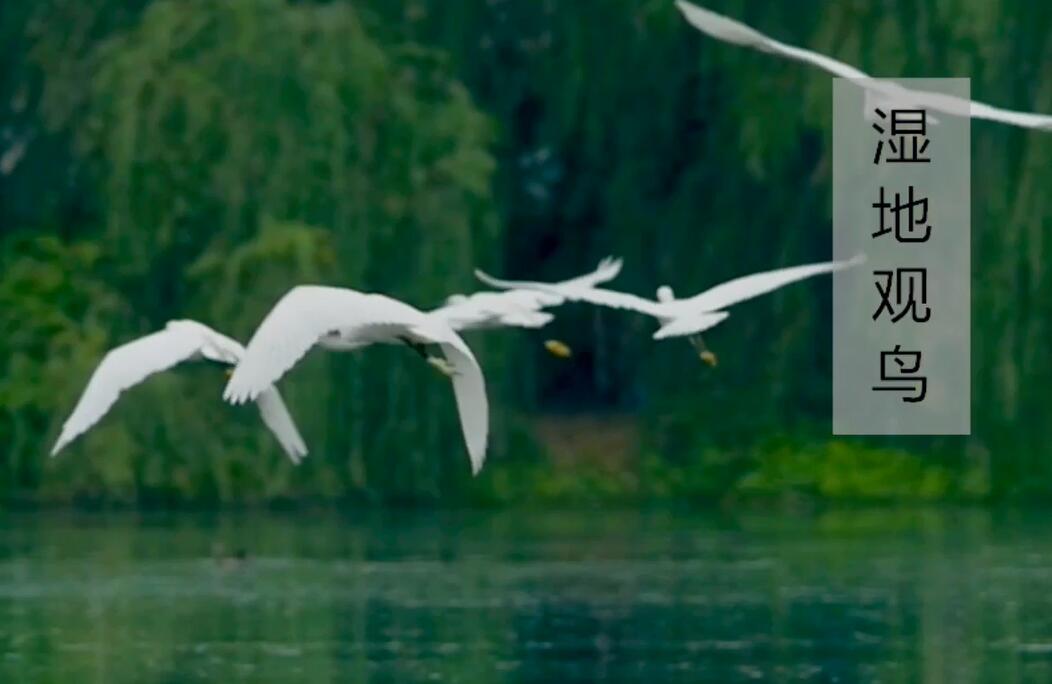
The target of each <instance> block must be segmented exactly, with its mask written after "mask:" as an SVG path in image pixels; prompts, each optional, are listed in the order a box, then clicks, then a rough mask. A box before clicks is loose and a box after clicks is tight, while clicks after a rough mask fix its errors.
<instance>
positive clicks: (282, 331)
mask: <svg viewBox="0 0 1052 684" xmlns="http://www.w3.org/2000/svg"><path fill="white" fill-rule="evenodd" d="M422 315H423V314H421V313H420V312H419V311H417V310H416V309H414V308H412V307H411V306H409V305H407V304H404V303H402V302H400V301H398V300H396V299H391V298H390V297H386V296H384V295H380V294H369V293H364V292H356V291H354V290H348V289H344V288H337V287H324V286H321V285H301V286H299V287H294V288H293V289H291V290H289V291H288V293H286V294H285V296H284V297H282V298H281V299H280V300H279V301H278V303H277V304H275V305H274V308H273V309H271V310H270V313H268V314H267V316H266V318H264V319H263V322H262V323H261V324H260V326H259V328H257V329H256V332H255V334H253V335H252V339H251V340H250V341H249V343H248V347H247V349H246V351H245V356H244V358H243V359H242V361H241V363H239V364H238V365H237V368H235V369H234V374H233V375H232V376H231V377H230V381H229V382H228V383H227V386H226V389H225V390H223V398H224V399H226V400H227V401H229V402H230V403H232V404H241V403H244V402H246V401H249V400H251V399H255V398H256V397H257V396H259V393H260V392H262V391H263V390H265V389H266V388H267V387H269V386H270V385H272V384H274V383H275V382H277V381H278V380H279V379H281V377H282V376H283V375H285V373H286V372H288V370H289V369H290V368H292V366H294V365H295V364H296V362H297V361H299V360H300V359H301V358H302V357H303V355H304V354H306V353H307V351H309V350H310V348H311V347H313V346H314V345H315V344H317V343H318V341H319V340H321V338H322V337H324V336H325V335H327V334H330V333H332V332H335V331H342V332H343V333H344V335H345V336H346V337H348V338H357V340H358V343H357V344H353V343H352V344H351V346H352V347H353V346H366V345H368V344H371V343H372V342H375V341H378V340H380V339H383V338H391V339H394V338H395V337H396V336H397V334H398V333H399V332H406V331H408V330H409V329H410V328H411V327H413V326H414V325H416V324H418V323H419V322H420V316H422Z"/></svg>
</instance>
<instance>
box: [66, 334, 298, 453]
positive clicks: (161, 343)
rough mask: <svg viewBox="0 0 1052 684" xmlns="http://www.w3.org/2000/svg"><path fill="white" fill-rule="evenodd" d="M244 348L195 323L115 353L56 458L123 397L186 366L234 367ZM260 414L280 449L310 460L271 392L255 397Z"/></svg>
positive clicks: (95, 378) (71, 421)
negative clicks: (187, 363)
mask: <svg viewBox="0 0 1052 684" xmlns="http://www.w3.org/2000/svg"><path fill="white" fill-rule="evenodd" d="M244 353H245V348H244V347H242V346H241V345H240V344H238V342H236V341H235V340H232V339H230V338H229V337H227V336H226V335H223V334H221V333H218V332H216V331H215V330H212V329H211V328H209V327H208V326H207V325H204V324H202V323H198V322H197V321H188V320H182V321H169V323H168V325H167V326H165V328H164V330H159V331H157V332H155V333H151V334H149V335H146V336H145V337H140V338H139V339H137V340H133V341H131V342H128V343H127V344H123V345H121V346H119V347H116V348H114V349H111V350H110V351H109V353H107V354H106V356H105V357H104V358H103V359H102V361H101V362H100V363H99V365H98V367H97V368H96V369H95V372H94V373H93V374H92V376H91V379H90V380H89V381H88V386H87V388H85V390H84V393H83V394H82V395H81V397H80V400H79V401H78V402H77V406H76V407H75V408H74V409H73V413H72V414H70V416H69V418H68V419H67V420H66V422H65V424H63V426H62V432H61V433H60V434H59V437H58V441H57V442H55V446H54V448H53V449H52V450H51V455H52V456H54V455H55V454H57V453H58V452H59V451H61V450H62V449H63V448H64V447H65V446H66V445H67V444H69V443H70V442H72V441H73V440H74V439H76V438H77V437H79V436H80V435H81V434H83V433H84V432H86V431H87V430H88V429H90V428H91V427H92V426H93V425H95V423H97V422H99V420H101V419H102V417H103V416H104V415H106V413H107V412H108V411H109V410H110V407H112V406H113V404H114V403H115V402H116V401H117V397H119V396H120V394H121V392H123V391H125V390H127V389H129V388H131V387H134V386H135V385H138V384H139V383H140V382H142V381H143V380H145V379H146V378H148V377H149V376H151V375H153V374H154V373H159V372H161V371H164V370H168V369H169V368H172V367H173V366H175V365H177V364H179V363H182V362H183V361H191V360H198V359H206V360H208V361H214V362H217V363H221V364H225V365H230V366H233V365H236V364H237V363H238V362H239V361H240V360H241V358H242V356H243V355H244ZM255 399H256V405H257V406H258V407H259V413H260V415H261V416H262V418H263V422H264V423H265V424H266V426H267V427H268V428H270V431H271V432H273V433H274V436H275V437H277V439H278V442H280V443H281V447H282V449H284V450H285V453H286V454H288V456H289V458H290V459H292V462H293V463H299V462H300V460H301V459H302V458H303V457H304V456H306V455H307V445H306V444H304V443H303V438H302V437H300V433H299V431H298V430H297V429H296V424H295V423H294V422H293V420H292V416H290V415H289V412H288V409H286V408H285V402H283V401H282V400H281V395H280V394H278V391H277V390H276V389H275V388H274V387H273V386H272V385H267V386H266V387H263V388H261V390H260V392H259V393H258V395H257V396H256V397H255Z"/></svg>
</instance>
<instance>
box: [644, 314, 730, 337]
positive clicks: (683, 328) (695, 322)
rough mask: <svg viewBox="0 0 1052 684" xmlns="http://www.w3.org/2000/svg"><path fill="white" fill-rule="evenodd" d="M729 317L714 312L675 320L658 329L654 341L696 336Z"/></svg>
mask: <svg viewBox="0 0 1052 684" xmlns="http://www.w3.org/2000/svg"><path fill="white" fill-rule="evenodd" d="M728 315H729V314H727V312H726V311H712V312H702V313H699V314H694V315H690V316H683V317H682V318H674V319H672V320H671V321H669V322H668V323H666V324H665V325H663V326H661V327H660V328H658V330H657V332H655V333H654V339H655V340H664V339H667V338H669V337H682V336H684V335H696V334H698V333H702V332H705V331H706V330H708V329H709V328H711V327H713V326H715V325H717V324H719V323H721V322H722V321H723V319H725V318H727V316H728Z"/></svg>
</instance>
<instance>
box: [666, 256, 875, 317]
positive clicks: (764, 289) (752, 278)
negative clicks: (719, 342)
mask: <svg viewBox="0 0 1052 684" xmlns="http://www.w3.org/2000/svg"><path fill="white" fill-rule="evenodd" d="M862 260H863V259H862V257H860V256H859V257H855V258H854V259H850V260H847V261H829V262H824V263H820V264H805V265H803V266H793V267H790V268H779V269H775V270H773V271H764V272H763V273H753V274H752V275H747V276H742V277H741V278H735V279H734V280H728V281H727V282H725V283H721V284H719V285H717V286H715V287H712V288H709V289H708V290H705V291H704V292H702V293H701V294H697V295H694V296H693V297H690V298H688V299H681V300H679V301H677V302H676V303H675V306H676V308H677V309H678V310H683V311H700V312H704V311H719V310H721V309H725V308H727V307H729V306H731V305H732V304H737V303H739V302H744V301H745V300H747V299H752V298H753V297H758V296H760V295H762V294H766V293H768V292H771V291H773V290H777V289H778V288H780V287H784V286H786V285H789V284H790V283H795V282H796V281H798V280H804V279H805V278H810V277H812V276H816V275H821V274H823V273H832V272H834V271H840V270H842V269H845V268H849V267H851V266H855V265H857V264H859V263H861V262H862Z"/></svg>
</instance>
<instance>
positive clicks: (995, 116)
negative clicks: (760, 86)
mask: <svg viewBox="0 0 1052 684" xmlns="http://www.w3.org/2000/svg"><path fill="white" fill-rule="evenodd" d="M676 6H677V7H678V8H679V10H680V12H682V13H683V16H684V17H685V18H686V19H687V21H688V22H690V24H691V25H693V26H694V27H695V28H697V29H698V30H700V31H701V32H703V33H706V34H708V35H710V36H712V37H713V38H716V39H718V40H722V41H724V42H728V43H734V44H737V45H744V46H746V47H751V48H755V49H757V50H761V51H763V52H769V53H772V54H775V55H780V56H782V57H786V58H789V59H793V60H796V61H799V62H804V63H806V64H811V65H812V66H816V67H818V68H820V69H823V70H825V71H828V72H829V73H831V74H833V75H834V76H839V77H841V78H848V79H851V80H853V81H856V82H858V84H859V85H860V86H862V87H864V88H866V89H868V90H871V91H875V92H878V93H880V94H881V95H883V96H884V97H886V98H887V99H889V100H891V101H892V102H898V103H903V104H907V105H909V106H919V107H926V108H928V109H933V110H935V111H941V112H945V113H947V114H953V115H955V116H971V117H974V118H977V119H986V120H989V121H998V122H1000V123H1006V124H1010V125H1013V126H1021V127H1023V128H1035V129H1041V130H1052V115H1048V114H1034V113H1030V112H1019V111H1014V110H1010V109H1001V108H999V107H993V106H991V105H988V104H984V103H982V102H975V101H974V100H973V101H969V100H965V99H962V98H959V97H954V96H950V95H943V94H939V93H930V92H925V91H921V90H912V89H907V88H903V87H901V86H897V85H894V84H888V83H885V82H877V81H875V80H874V79H873V77H872V76H870V75H869V74H867V73H865V72H863V71H860V70H858V69H856V68H855V67H853V66H850V65H848V64H844V63H843V62H839V61H837V60H835V59H833V58H831V57H827V56H826V55H822V54H819V53H817V52H813V51H811V50H805V49H804V48H799V47H795V46H792V45H786V44H785V43H782V42H780V41H777V40H775V39H773V38H771V37H769V36H766V35H764V34H762V33H760V32H759V31H757V30H756V29H753V28H751V27H749V26H746V25H745V24H742V23H741V22H738V21H735V20H733V19H730V18H728V17H725V16H722V15H720V14H716V13H715V12H712V11H710V10H707V9H704V8H702V7H698V6H697V5H694V4H691V3H689V2H685V1H684V0H677V2H676Z"/></svg>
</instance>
